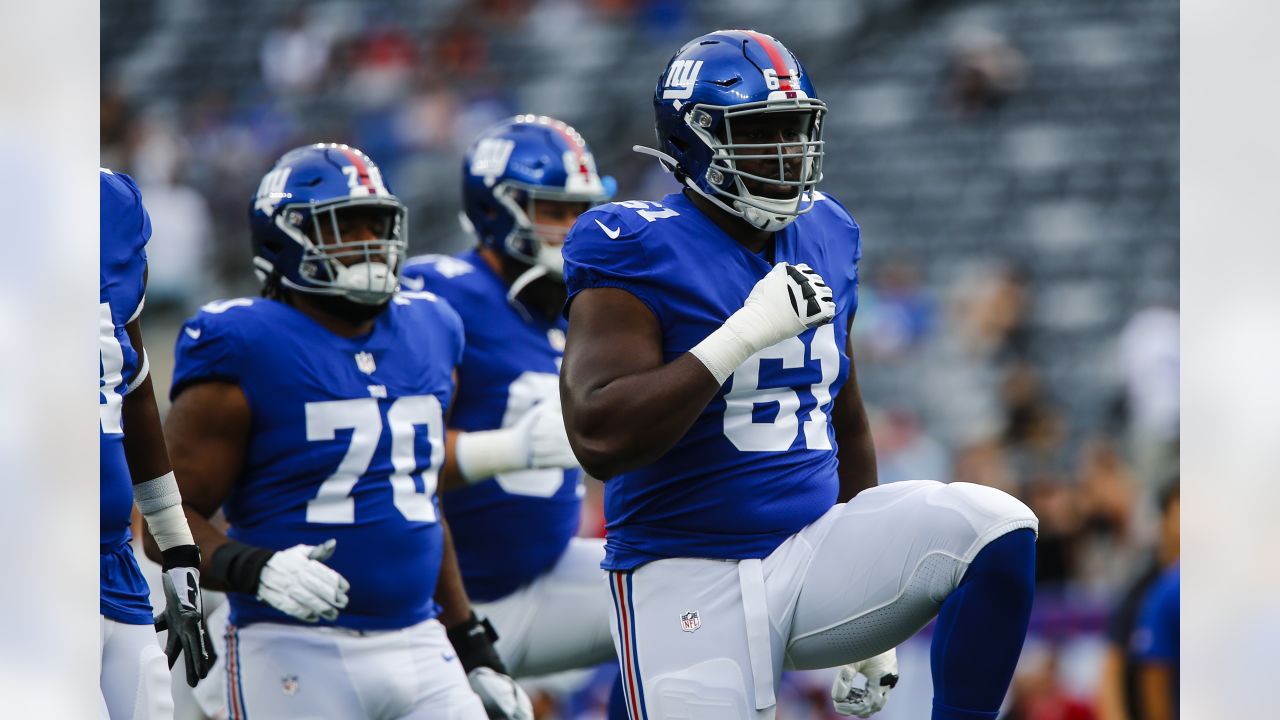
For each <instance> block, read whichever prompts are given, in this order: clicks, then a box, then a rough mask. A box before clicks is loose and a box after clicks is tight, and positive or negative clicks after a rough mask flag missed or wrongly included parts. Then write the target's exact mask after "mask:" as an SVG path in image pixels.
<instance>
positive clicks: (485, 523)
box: [404, 251, 581, 601]
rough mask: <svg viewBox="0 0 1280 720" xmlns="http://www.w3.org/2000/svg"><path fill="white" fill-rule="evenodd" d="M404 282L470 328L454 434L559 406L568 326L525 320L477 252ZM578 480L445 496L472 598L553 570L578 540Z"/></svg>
mask: <svg viewBox="0 0 1280 720" xmlns="http://www.w3.org/2000/svg"><path fill="white" fill-rule="evenodd" d="M404 274H405V278H406V279H405V280H404V282H405V284H406V285H408V286H413V285H415V284H416V283H417V282H421V283H423V284H424V285H425V287H426V289H428V290H430V291H432V292H435V293H438V294H440V295H441V296H443V297H444V298H445V299H447V300H448V301H449V303H450V304H451V305H452V306H453V307H454V308H456V309H457V311H458V314H459V315H461V316H462V323H463V325H464V326H465V327H466V334H467V342H466V346H467V347H466V352H465V354H464V355H463V359H462V367H460V368H458V393H457V395H456V396H455V398H454V406H453V411H452V414H451V415H450V418H449V426H450V427H452V428H456V429H458V430H462V431H464V432H468V431H472V430H492V429H494V428H501V427H507V426H509V425H511V424H513V423H515V422H516V421H517V420H519V419H520V417H521V416H523V415H524V414H525V413H526V412H528V411H529V409H530V408H531V407H533V405H534V404H535V403H539V402H553V403H556V404H559V402H560V390H559V372H560V357H561V356H562V355H563V354H564V330H565V325H566V324H565V321H564V320H563V318H561V319H558V320H557V321H556V322H554V323H553V322H547V321H546V320H544V319H542V318H540V317H531V316H528V315H526V314H522V312H521V310H519V309H517V308H516V307H514V306H513V305H512V304H511V303H510V302H509V301H508V300H507V284H506V283H505V282H504V281H503V280H502V278H501V277H499V276H498V274H497V273H495V272H494V271H493V270H492V268H490V267H489V265H488V264H487V263H485V261H484V260H483V259H482V258H481V257H480V256H479V254H478V253H477V252H475V251H470V252H467V253H464V254H462V255H460V256H459V257H456V258H455V257H448V256H443V255H429V256H425V257H422V258H418V259H416V260H414V261H411V262H410V264H409V265H408V266H407V267H406V268H405V271H404ZM580 476H581V471H579V470H578V469H576V468H574V469H571V470H558V469H545V470H525V471H521V472H513V473H505V474H503V475H500V476H498V477H497V478H494V479H493V480H491V481H484V482H480V483H476V484H473V485H468V486H467V487H465V488H460V489H458V490H453V491H450V492H449V493H447V494H446V495H445V496H444V502H445V505H446V506H447V514H448V516H449V528H450V530H451V531H452V532H453V543H454V549H455V550H456V551H457V553H458V563H459V565H460V566H461V568H462V577H463V580H464V581H465V582H466V586H467V593H468V594H469V595H470V596H471V598H472V599H474V600H480V601H489V600H497V599H498V598H502V597H505V596H506V595H508V594H510V593H511V592H512V591H514V590H516V589H517V588H519V587H521V586H523V585H525V584H527V583H529V582H530V581H532V580H533V579H534V578H536V577H538V576H539V575H541V574H542V573H544V572H546V571H548V570H550V569H551V568H552V566H554V565H555V563H556V561H557V560H559V559H560V555H561V553H563V552H564V549H565V548H566V547H567V546H568V545H569V540H570V539H572V538H573V536H574V535H575V534H576V533H577V531H578V517H579V511H580V508H579V505H580V503H581V500H580V499H579V498H580V497H581V483H580ZM517 490H519V492H517Z"/></svg>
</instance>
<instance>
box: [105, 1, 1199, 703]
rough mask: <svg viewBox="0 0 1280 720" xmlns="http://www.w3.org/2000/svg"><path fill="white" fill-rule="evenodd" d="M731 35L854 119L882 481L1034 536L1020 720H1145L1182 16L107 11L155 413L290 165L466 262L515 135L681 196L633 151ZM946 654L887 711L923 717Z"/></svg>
mask: <svg viewBox="0 0 1280 720" xmlns="http://www.w3.org/2000/svg"><path fill="white" fill-rule="evenodd" d="M718 27H748V28H754V29H758V30H761V31H764V32H767V33H770V34H772V35H774V36H776V37H778V38H779V39H780V40H782V41H783V42H784V43H786V44H787V46H788V47H790V48H791V49H792V50H793V51H794V52H796V54H797V55H798V56H799V57H800V58H801V60H802V61H803V62H804V63H805V65H806V66H807V69H808V71H809V73H810V75H811V77H812V79H813V81H814V83H815V85H816V87H817V89H818V93H819V96H820V97H822V98H823V99H824V100H825V101H826V102H827V104H828V106H829V108H830V112H829V115H828V120H827V123H826V128H825V131H824V139H825V140H826V142H827V145H826V148H827V161H826V163H825V165H824V170H825V171H826V173H827V174H826V180H825V181H824V183H823V186H822V189H823V190H824V191H826V192H829V193H831V194H834V195H835V196H837V197H838V198H840V199H841V201H842V202H843V203H844V204H845V205H846V206H847V207H848V208H849V209H850V210H851V211H852V213H853V215H854V217H855V218H857V219H858V221H859V223H860V224H861V225H862V229H863V239H864V258H863V261H862V266H861V278H862V290H861V301H860V306H859V312H858V317H857V321H856V322H855V323H854V336H855V338H854V348H855V352H856V353H857V359H858V374H859V380H860V382H861V384H862V388H863V393H864V395H865V398H866V401H867V403H868V406H869V410H870V412H871V414H872V419H873V423H874V425H875V438H876V444H877V453H878V459H879V465H880V480H881V482H892V481H895V480H902V479H910V478H933V479H939V480H964V481H969V482H979V483H985V484H989V485H995V486H997V487H1000V488H1001V489H1003V490H1006V491H1008V492H1010V493H1013V494H1015V495H1017V496H1018V497H1020V498H1021V499H1023V500H1024V501H1025V502H1026V503H1027V504H1029V505H1030V506H1031V507H1032V509H1034V510H1035V511H1036V513H1037V515H1038V516H1039V517H1040V520H1041V526H1040V540H1039V546H1038V553H1039V555H1038V562H1039V567H1038V575H1039V583H1040V587H1039V590H1038V595H1037V601H1036V608H1035V615H1034V617H1033V624H1032V635H1031V637H1030V638H1029V639H1028V644H1027V650H1026V652H1025V653H1024V658H1023V663H1022V665H1021V666H1020V668H1019V674H1018V678H1017V680H1016V681H1015V687H1014V690H1013V692H1012V693H1011V696H1010V701H1009V703H1008V708H1007V714H1006V716H1007V717H1008V718H1009V719H1010V720H1077V719H1079V720H1088V719H1090V718H1098V719H1099V720H1119V719H1120V718H1126V717H1129V715H1128V714H1127V711H1125V710H1123V709H1122V708H1123V704H1124V703H1123V700H1121V699H1117V697H1118V696H1117V694H1116V692H1117V691H1116V688H1117V687H1120V686H1123V682H1122V680H1123V675H1124V670H1125V661H1126V656H1127V655H1128V653H1129V651H1128V647H1129V644H1128V643H1129V640H1128V634H1129V633H1131V631H1132V630H1131V629H1132V626H1133V624H1134V622H1135V619H1134V616H1135V614H1136V613H1137V610H1135V603H1139V604H1140V595H1141V592H1140V591H1135V590H1134V588H1135V583H1138V582H1139V581H1141V580H1149V579H1150V578H1151V577H1152V576H1153V573H1154V572H1155V569H1158V568H1160V567H1164V566H1168V565H1169V564H1171V563H1174V562H1176V558H1177V542H1178V540H1177V500H1176V496H1175V495H1172V494H1171V493H1170V492H1169V490H1170V488H1171V487H1172V488H1176V485H1174V483H1176V480H1177V468H1178V437H1179V433H1178V428H1179V404H1178V377H1179V318H1178V273H1179V259H1178V199H1179V198H1178V192H1179V179H1178V174H1179V155H1178V117H1179V95H1178V43H1179V31H1178V4H1177V2H1176V0H1036V1H1034V2H1013V1H1012V0H1009V1H1007V2H1001V1H999V0H952V1H950V2H944V1H942V0H795V1H793V2H786V3H781V2H776V1H766V0H699V1H697V2H679V1H678V0H478V1H473V2H465V1H462V0H429V1H425V0H366V1H357V0H316V1H314V2H260V1H254V0H219V1H218V2H197V1H196V0H184V1H180V2H170V1H166V0H103V2H102V11H101V28H102V36H101V52H102V86H101V87H102V91H101V92H102V94H101V164H102V165H103V166H106V167H111V168H113V169H117V170H120V171H123V172H127V173H129V174H131V175H132V176H133V177H134V178H135V179H136V180H137V181H138V183H139V185H140V186H141V188H142V190H143V196H144V199H145V201H146V204H147V207H148V209H149V210H150V212H151V215H152V219H153V225H154V227H155V236H154V238H153V240H152V242H151V245H150V247H149V255H150V257H151V270H150V289H149V292H148V305H147V307H148V313H147V318H146V321H147V333H148V338H150V343H149V344H150V345H151V347H152V354H153V358H152V361H153V364H154V366H155V368H156V377H157V380H158V381H159V382H161V386H160V388H161V392H162V391H163V387H164V381H165V378H166V372H167V369H168V367H169V365H170V364H171V358H170V359H169V360H166V359H165V358H164V357H162V356H163V355H165V352H164V349H165V348H166V347H171V338H172V337H173V336H174V333H176V331H177V327H178V323H179V322H180V320H181V318H182V317H183V316H185V315H186V314H188V313H190V312H191V311H193V310H194V309H195V308H196V307H198V306H199V305H200V304H202V303H204V302H206V301H208V300H211V299H214V298H219V297H228V296H235V295H243V294H256V291H257V288H256V285H255V281H254V279H253V275H252V273H251V272H250V269H251V267H250V264H249V257H250V253H249V241H248V232H247V222H246V217H247V205H248V198H249V197H250V194H251V193H252V192H253V191H254V190H255V189H256V188H257V184H258V180H259V179H260V177H261V176H262V174H263V173H264V172H265V171H266V170H267V169H268V168H269V166H270V165H271V163H272V162H273V161H274V159H275V158H276V157H277V156H278V155H280V154H281V153H282V152H283V151H284V150H287V149H289V148H291V147H294V146H297V145H300V144H304V143H308V142H315V141H336V142H347V143H350V144H353V145H356V146H358V147H360V148H362V149H364V150H365V151H366V152H367V153H368V154H369V155H370V156H371V157H372V158H373V159H374V160H376V161H377V162H378V163H379V164H380V165H381V167H382V170H383V174H384V177H385V178H386V179H387V182H388V185H389V186H390V187H391V188H392V190H393V191H394V192H395V193H396V194H397V195H398V196H399V197H400V198H401V199H402V200H404V201H405V202H406V204H407V205H408V206H409V208H410V214H409V218H410V234H409V239H410V246H411V248H412V250H413V251H414V252H415V253H424V252H439V253H452V252H456V251H459V250H461V249H463V248H465V247H467V246H468V245H469V240H468V239H467V237H466V236H465V235H464V234H463V233H462V231H461V229H460V228H459V225H458V221H457V216H458V211H459V210H460V207H461V203H460V191H459V171H460V164H461V158H462V153H463V151H464V150H465V148H466V146H467V144H468V143H470V141H471V140H472V139H473V138H474V137H475V136H476V135H478V134H479V132H480V131H481V130H483V129H484V128H485V127H486V126H488V125H489V124H490V123H492V122H493V121H495V120H498V119H500V118H503V117H506V116H509V115H513V114H516V113H527V112H528V113H543V114H549V115H553V116H555V117H557V118H560V119H562V120H565V121H567V122H569V123H570V124H572V125H574V126H575V127H576V128H577V129H578V130H579V131H581V132H582V134H583V135H584V136H585V137H586V139H587V141H588V142H589V143H590V144H591V145H592V148H593V150H594V151H595V155H596V160H597V165H598V166H599V168H600V170H601V173H602V174H609V175H613V176H615V177H616V178H617V180H618V185H619V198H618V199H632V198H645V199H656V198H657V197H660V196H661V195H663V194H665V193H667V192H671V191H673V190H674V189H675V185H674V183H673V181H672V180H671V178H670V176H668V175H664V174H663V173H662V172H661V171H660V170H659V168H658V166H657V164H656V163H655V162H653V161H652V159H649V158H645V157H643V156H640V155H638V154H635V153H632V152H631V150H630V148H631V146H632V145H634V144H646V145H652V143H653V125H652V106H651V102H650V101H651V97H652V93H653V87H654V84H655V82H656V81H657V78H658V74H659V72H660V71H661V70H662V68H663V67H664V65H665V63H666V60H667V58H668V57H670V55H671V54H672V53H673V52H674V51H675V50H676V49H678V48H679V46H680V45H681V44H682V43H683V42H684V41H686V40H688V39H689V38H691V37H694V36H696V35H698V34H700V33H702V32H706V31H709V30H712V29H715V28H718ZM591 490H592V492H591V493H590V495H589V496H590V497H591V498H593V502H595V503H596V504H595V505H594V506H593V504H592V503H588V505H587V509H586V511H585V512H586V515H585V517H584V522H583V530H582V532H583V533H584V534H599V533H600V532H601V518H600V516H599V512H600V511H599V508H598V498H599V487H598V485H596V486H593V487H592V488H591ZM1170 518H1171V519H1170ZM871 551H872V550H870V549H866V550H857V551H855V552H852V553H851V557H856V556H857V552H871ZM1135 598H1137V599H1135ZM928 635H929V630H928V629H926V630H925V631H924V632H923V633H922V634H921V635H920V636H919V637H918V638H916V639H914V640H913V641H912V642H910V643H908V645H907V646H904V648H903V649H902V650H901V651H900V659H901V662H902V670H903V681H902V684H901V685H900V686H899V687H898V688H897V689H896V690H895V694H894V696H893V699H892V700H891V702H890V703H889V708H888V709H887V710H886V711H885V712H884V713H883V714H882V716H881V717H884V718H887V719H888V720H893V719H894V718H919V717H925V716H927V713H928V710H927V708H928V703H929V698H930V685H929V680H928ZM609 672H610V670H609V669H602V670H601V671H600V672H599V673H597V674H596V675H595V676H593V677H592V678H588V679H583V678H579V680H583V681H585V682H586V684H585V686H582V683H581V682H576V683H573V682H561V683H550V684H548V685H547V686H546V690H545V692H543V693H542V697H541V702H542V705H543V717H547V718H552V717H563V718H571V717H574V718H576V717H582V718H586V717H601V716H602V712H603V711H602V709H601V708H600V707H599V702H601V701H602V699H603V697H604V695H605V694H606V693H607V689H608V682H609V678H608V673H609ZM1117 683H1119V686H1118V685H1117ZM828 687H829V676H828V675H825V674H823V673H805V674H793V675H790V676H788V678H787V682H786V687H785V689H784V694H783V698H782V702H781V704H780V707H779V718H782V719H783V720H800V719H803V718H822V717H827V714H828V712H829V711H828V709H827V708H829V702H828V701H827V700H826V699H825V698H826V695H827V689H828ZM1121 694H1123V693H1121ZM1119 713H1125V714H1119Z"/></svg>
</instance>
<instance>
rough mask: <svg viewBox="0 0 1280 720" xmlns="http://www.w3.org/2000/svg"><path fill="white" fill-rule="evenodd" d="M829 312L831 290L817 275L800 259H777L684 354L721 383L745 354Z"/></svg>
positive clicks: (828, 315)
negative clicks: (719, 322)
mask: <svg viewBox="0 0 1280 720" xmlns="http://www.w3.org/2000/svg"><path fill="white" fill-rule="evenodd" d="M835 316H836V304H835V300H834V299H833V298H832V294H831V288H829V287H827V284H826V283H825V282H823V281H822V278H821V277H819V275H818V273H816V272H814V270H813V269H812V268H810V267H809V266H808V265H805V264H803V263H801V264H799V265H790V264H788V263H778V264H777V265H774V266H773V269H772V270H770V271H769V274H767V275H765V276H764V277H763V278H760V280H759V282H757V283H756V284H755V287H753V288H751V294H749V295H747V299H746V301H745V302H743V304H742V307H741V308H740V309H739V310H738V311H737V312H735V313H734V314H732V315H730V316H729V319H728V320H725V322H724V325H721V326H720V328H719V329H717V330H716V331H715V332H713V333H711V334H710V335H708V336H707V337H706V339H704V340H703V341H702V342H700V343H698V344H697V345H696V346H694V348H693V349H692V350H690V352H691V353H693V355H694V356H695V357H697V358H698V359H699V360H701V361H702V364H703V365H706V366H707V369H708V370H710V371H711V374H712V375H713V376H714V377H715V378H716V380H717V381H719V382H720V383H721V384H723V383H724V381H725V380H727V379H728V377H729V376H730V375H732V374H733V371H734V370H737V369H738V366H739V365H741V364H742V363H744V362H746V360H747V358H749V357H751V356H752V355H754V354H756V353H757V352H760V351H761V350H763V349H765V348H767V347H772V346H774V345H777V344H778V343H780V342H782V341H783V340H786V339H787V338H790V337H795V336H796V335H799V334H800V333H802V332H804V331H805V330H808V329H809V328H814V327H817V326H819V325H822V324H824V323H827V322H830V321H831V318H833V317H835Z"/></svg>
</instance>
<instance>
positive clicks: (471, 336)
mask: <svg viewBox="0 0 1280 720" xmlns="http://www.w3.org/2000/svg"><path fill="white" fill-rule="evenodd" d="M611 183H612V179H611V178H601V177H600V176H599V174H598V173H597V171H596V167H595V161H594V159H593V156H592V153H591V150H590V148H589V147H588V146H587V144H586V142H585V141H584V140H583V138H582V136H581V135H580V134H579V133H578V132H577V131H576V130H574V129H573V128H572V127H570V126H569V125H566V124H565V123H564V122H562V121H560V120H556V119H553V118H549V117H546V116H538V115H521V116H517V117H514V118H509V119H507V120H504V121H502V122H499V123H497V124H496V125H494V126H493V127H491V128H489V129H488V130H486V131H485V132H484V133H482V134H481V135H480V137H479V138H478V139H477V140H476V141H475V142H474V143H473V144H472V145H471V147H470V149H469V150H468V151H467V153H466V156H465V158H464V159H463V165H462V192H463V201H464V207H465V215H464V223H463V224H464V226H465V227H466V228H467V229H468V230H469V231H470V232H471V234H473V235H474V237H475V239H476V241H477V244H478V247H476V248H474V249H472V250H469V251H467V252H464V253H462V254H461V255H459V256H457V257H449V256H441V255H428V256H423V257H421V258H415V259H414V260H411V261H410V262H409V264H408V266H407V267H406V269H405V278H404V281H403V282H404V284H405V285H407V286H417V287H425V288H426V289H427V290H430V291H431V292H434V293H436V294H438V295H441V296H442V297H444V298H445V299H447V300H448V301H449V303H450V304H451V305H452V306H453V307H454V308H455V309H457V311H458V313H459V315H461V317H462V323H463V326H464V327H465V330H466V350H465V352H464V355H463V361H462V365H461V367H460V368H459V370H458V391H457V394H456V396H455V400H454V405H453V412H452V415H451V416H450V418H449V430H448V435H447V438H448V439H447V441H446V442H447V443H448V446H449V448H450V450H449V452H447V453H446V454H445V466H444V471H443V473H442V475H441V487H442V488H443V489H444V490H446V491H447V492H446V493H445V494H444V496H443V502H444V505H445V512H446V514H447V515H448V517H449V519H450V524H451V527H452V530H453V538H454V543H455V547H456V548H457V553H458V562H459V564H460V565H461V569H462V577H463V579H464V581H465V582H466V587H467V593H468V594H469V595H470V596H471V598H472V600H473V601H479V603H480V605H479V607H480V608H481V609H482V611H483V612H484V614H485V615H486V616H487V617H488V618H489V619H490V620H491V621H492V622H493V624H494V626H495V627H496V628H497V630H498V634H499V636H500V639H499V641H498V643H497V649H498V652H499V653H500V654H501V655H502V658H503V660H504V661H505V662H506V665H507V667H508V668H509V669H510V670H511V671H512V674H513V675H514V676H516V677H522V676H531V675H545V674H548V673H552V672H558V671H562V670H568V669H572V668H581V667H590V666H592V665H596V664H599V663H602V662H606V661H610V660H613V659H614V650H613V640H612V638H611V636H610V632H609V613H610V611H609V593H608V585H607V582H606V578H605V575H604V572H603V571H602V570H601V569H600V562H601V560H603V558H604V546H603V542H602V541H601V540H597V539H587V538H578V537H575V535H576V533H577V529H578V518H579V514H580V510H581V497H582V494H583V488H582V484H581V471H580V469H579V467H578V462H577V460H576V459H575V458H574V456H573V451H572V449H571V448H570V447H569V440H568V437H567V436H566V435H565V430H564V421H563V419H562V417H561V414H560V396H559V392H558V390H557V387H558V378H559V372H560V358H561V355H562V354H563V352H564V337H565V336H564V331H565V320H564V318H563V316H562V315H561V312H560V311H561V309H562V308H563V306H564V298H565V290H564V280H563V276H562V268H563V265H564V262H563V258H562V256H561V246H562V245H563V243H564V237H565V234H566V233H567V232H568V230H569V228H570V227H571V226H572V225H573V222H574V220H576V219H577V217H578V216H579V215H581V214H582V213H583V212H586V211H587V210H588V209H589V208H590V207H591V206H593V205H596V204H598V203H600V202H603V201H605V200H607V199H608V197H609V196H610V195H611V194H612V192H611V191H610V190H609V188H608V187H607V184H611ZM619 707H620V704H619Z"/></svg>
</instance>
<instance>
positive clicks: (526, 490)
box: [493, 371, 564, 498]
mask: <svg viewBox="0 0 1280 720" xmlns="http://www.w3.org/2000/svg"><path fill="white" fill-rule="evenodd" d="M543 402H553V403H556V404H559V403H560V377H559V376H558V375H556V374H555V373H545V372H533V371H529V372H523V373H520V377H518V378H516V379H515V380H514V381H513V382H512V383H511V386H510V387H508V388H507V409H506V411H505V412H504V413H503V414H502V427H510V426H512V425H514V424H515V422H516V421H517V420H519V419H520V418H522V417H524V414H525V413H527V412H529V410H530V409H531V408H532V407H533V406H534V405H536V404H538V403H543ZM493 479H494V480H496V481H497V483H498V485H499V486H500V487H501V488H502V489H503V490H504V491H506V492H508V493H511V494H512V495H525V496H528V497H543V498H545V497H551V496H552V495H555V494H556V492H557V491H558V490H560V486H561V485H563V484H564V470H561V469H559V468H544V469H541V470H516V471H514V472H507V473H500V474H498V475H496V476H494V478H493Z"/></svg>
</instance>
